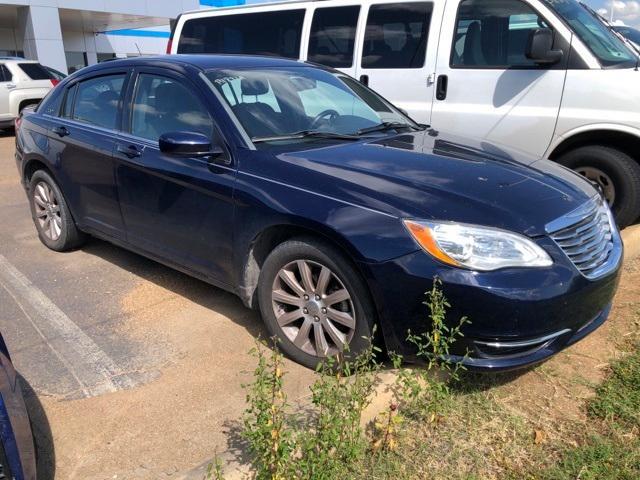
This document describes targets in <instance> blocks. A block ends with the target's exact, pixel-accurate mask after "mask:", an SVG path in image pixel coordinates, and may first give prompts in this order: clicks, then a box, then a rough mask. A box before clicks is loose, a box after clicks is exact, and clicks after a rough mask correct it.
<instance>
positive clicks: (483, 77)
mask: <svg viewBox="0 0 640 480" xmlns="http://www.w3.org/2000/svg"><path fill="white" fill-rule="evenodd" d="M541 27H544V28H551V29H552V30H553V31H554V48H560V49H562V50H563V51H564V52H565V55H564V59H563V60H562V61H561V62H560V63H558V64H556V65H552V66H538V65H536V64H535V63H534V62H532V61H531V60H529V59H527V58H526V56H525V51H526V50H525V49H526V45H527V42H528V38H529V35H530V33H531V31H532V30H534V29H537V28H541ZM570 41H571V33H570V31H569V30H568V29H567V28H566V27H565V26H564V25H562V24H561V23H560V22H559V21H557V19H555V17H554V16H553V15H552V14H551V13H550V12H549V11H548V10H547V9H546V7H544V6H543V5H541V4H540V2H526V1H523V0H449V1H448V2H447V9H446V13H445V16H444V22H443V26H442V34H441V39H440V51H439V53H438V65H437V88H436V90H437V92H436V99H435V101H434V105H433V113H432V119H431V124H432V125H433V126H434V127H435V128H437V129H439V130H443V131H447V132H452V133H457V134H461V135H468V136H473V137H477V138H482V139H486V140H487V141H490V142H494V143H501V144H505V145H509V146H511V147H513V148H516V149H519V150H522V151H524V152H527V153H530V154H533V155H536V156H542V155H543V154H544V152H545V151H546V149H547V147H548V146H549V144H550V142H551V139H552V138H553V133H554V131H555V125H556V119H557V116H558V112H559V109H560V103H561V100H562V93H563V88H564V80H565V76H566V72H567V71H566V65H567V59H568V57H569V50H570Z"/></svg>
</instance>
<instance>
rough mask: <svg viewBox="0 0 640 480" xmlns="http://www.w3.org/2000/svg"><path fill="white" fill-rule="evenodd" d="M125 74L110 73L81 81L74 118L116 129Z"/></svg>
mask: <svg viewBox="0 0 640 480" xmlns="http://www.w3.org/2000/svg"><path fill="white" fill-rule="evenodd" d="M124 79H125V75H124V74H122V75H108V76H104V77H97V78H91V79H89V80H85V81H84V82H80V84H79V85H78V93H77V94H76V96H75V97H76V98H75V106H74V108H73V119H74V120H78V121H80V122H85V123H90V124H92V125H97V126H99V127H103V128H109V129H115V128H116V120H117V118H118V108H119V106H120V100H121V96H122V86H123V85H124Z"/></svg>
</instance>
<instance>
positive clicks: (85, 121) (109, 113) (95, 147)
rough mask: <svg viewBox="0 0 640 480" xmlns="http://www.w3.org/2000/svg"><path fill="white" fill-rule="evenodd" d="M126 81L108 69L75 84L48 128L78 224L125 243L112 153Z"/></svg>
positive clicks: (117, 73) (120, 73) (125, 73)
mask: <svg viewBox="0 0 640 480" xmlns="http://www.w3.org/2000/svg"><path fill="white" fill-rule="evenodd" d="M128 78H129V75H128V73H127V72H125V71H118V70H114V71H111V70H109V71H101V72H100V74H99V75H97V76H93V77H89V78H83V79H81V80H80V81H78V82H75V83H74V84H72V85H71V86H70V87H69V88H67V90H66V92H65V100H64V106H63V112H62V116H61V117H59V118H56V119H55V120H53V121H52V122H51V123H50V125H51V127H50V128H51V130H50V138H51V150H52V151H54V152H58V153H57V157H58V159H59V163H60V165H61V168H60V175H62V177H63V178H61V180H62V183H63V184H64V190H65V194H66V195H67V196H68V200H69V201H70V202H71V204H72V205H73V206H74V209H73V210H74V213H75V215H76V217H77V218H76V220H77V221H78V223H79V224H80V225H81V226H82V227H89V228H91V229H92V230H95V231H97V232H100V233H102V234H104V235H107V236H109V237H113V238H116V239H124V226H123V223H122V216H121V214H120V205H119V204H118V194H117V190H116V185H115V177H114V163H113V150H114V148H115V136H116V135H117V132H118V130H119V128H120V122H121V113H122V111H121V105H122V99H123V95H124V91H125V88H126V84H127V81H128Z"/></svg>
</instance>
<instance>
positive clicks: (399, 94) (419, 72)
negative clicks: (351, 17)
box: [356, 0, 445, 123]
mask: <svg viewBox="0 0 640 480" xmlns="http://www.w3.org/2000/svg"><path fill="white" fill-rule="evenodd" d="M444 4H445V2H444V1H437V2H425V1H415V0H413V1H408V2H401V3H387V2H385V3H379V4H378V3H373V4H372V5H370V6H369V7H368V10H367V11H366V12H364V13H363V14H364V15H365V18H366V25H365V28H364V35H363V38H362V42H361V46H360V55H359V56H358V57H359V58H358V65H357V72H356V77H357V78H358V79H359V80H360V81H361V82H362V83H364V84H366V85H368V86H369V87H371V88H372V89H373V90H375V91H377V92H378V93H380V94H381V95H382V96H383V97H385V98H386V99H388V100H389V101H391V102H392V103H393V104H394V105H396V106H397V107H399V108H401V109H402V110H404V111H405V112H407V113H408V114H409V116H411V117H412V118H413V119H414V120H415V121H417V122H419V123H430V121H431V118H430V116H431V103H432V99H433V82H432V77H431V74H432V73H433V72H434V71H435V64H436V56H437V48H438V32H439V25H440V19H441V18H442V10H443V8H444Z"/></svg>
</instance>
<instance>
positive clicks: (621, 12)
mask: <svg viewBox="0 0 640 480" xmlns="http://www.w3.org/2000/svg"><path fill="white" fill-rule="evenodd" d="M584 2H585V3H586V4H587V5H589V6H590V7H592V8H593V9H594V10H597V11H598V13H600V14H601V15H602V16H603V17H606V18H607V19H608V20H610V19H611V13H612V10H613V21H614V23H616V24H620V25H629V26H631V27H636V28H640V1H639V0H584Z"/></svg>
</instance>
